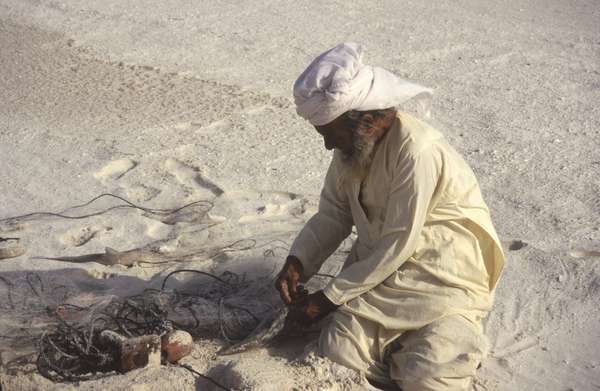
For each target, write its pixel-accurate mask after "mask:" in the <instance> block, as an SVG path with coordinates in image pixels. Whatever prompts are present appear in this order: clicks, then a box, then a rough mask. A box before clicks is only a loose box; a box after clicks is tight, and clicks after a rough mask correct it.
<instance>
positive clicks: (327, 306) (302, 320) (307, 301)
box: [288, 290, 338, 325]
mask: <svg viewBox="0 0 600 391" xmlns="http://www.w3.org/2000/svg"><path fill="white" fill-rule="evenodd" d="M337 307H338V306H337V305H335V304H333V303H332V302H331V300H329V299H328V298H327V296H325V294H324V293H323V291H322V290H320V291H316V292H315V293H312V294H310V295H307V296H305V297H303V298H300V299H299V300H298V301H296V302H294V303H293V304H292V305H291V306H290V310H289V313H288V320H289V321H291V322H294V323H299V324H301V325H310V324H312V323H315V322H318V321H319V320H321V319H323V318H324V317H326V316H327V315H329V313H331V312H332V311H335V309H336V308H337Z"/></svg>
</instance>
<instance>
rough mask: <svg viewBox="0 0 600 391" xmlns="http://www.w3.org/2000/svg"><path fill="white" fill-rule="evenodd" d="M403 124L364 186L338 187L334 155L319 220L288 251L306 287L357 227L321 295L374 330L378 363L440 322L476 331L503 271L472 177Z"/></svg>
mask: <svg viewBox="0 0 600 391" xmlns="http://www.w3.org/2000/svg"><path fill="white" fill-rule="evenodd" d="M398 119H399V121H396V123H395V125H394V126H393V127H392V128H391V129H390V130H389V131H388V132H387V133H386V134H385V135H384V137H383V139H381V140H380V141H379V143H378V144H377V146H376V150H375V153H374V157H373V162H372V165H371V168H370V171H369V173H368V175H367V176H366V178H365V179H364V180H363V181H362V183H361V182H360V181H359V180H353V181H346V182H345V183H344V184H342V185H341V186H340V185H339V178H340V173H342V172H343V170H345V169H346V165H345V163H344V162H343V161H342V156H341V154H340V153H339V152H338V151H336V152H335V153H334V157H333V160H332V162H331V165H330V167H329V170H328V172H327V175H326V178H325V184H324V187H323V191H322V193H321V199H320V203H319V210H318V212H317V213H316V214H315V215H314V216H313V217H312V218H311V219H310V220H309V221H308V222H307V224H306V225H305V227H304V228H303V229H302V231H301V232H300V234H299V235H298V237H297V238H296V240H295V241H294V243H293V245H292V247H291V249H290V254H291V255H294V256H296V257H297V258H298V259H299V260H300V261H301V263H302V265H303V266H304V275H303V278H304V280H307V279H309V278H310V277H311V276H312V275H313V274H314V273H316V272H317V271H318V270H319V268H320V267H321V265H322V264H323V262H324V261H325V260H326V259H327V258H328V257H329V256H330V255H331V254H332V253H333V252H334V251H335V250H336V249H337V248H338V246H339V245H340V244H341V242H342V241H343V240H344V239H345V238H346V237H347V236H348V235H349V234H350V232H351V229H352V226H353V225H354V226H356V230H357V233H358V239H357V241H356V242H355V244H354V247H353V248H352V251H351V253H350V256H349V257H348V259H347V261H346V262H345V264H344V267H343V268H342V271H341V272H340V273H339V275H338V276H337V277H335V278H334V279H332V280H331V281H330V283H329V284H328V285H327V286H326V287H325V289H324V293H325V295H326V296H327V297H328V298H329V299H330V300H331V301H332V302H334V303H335V304H339V305H342V307H340V309H339V310H338V311H342V312H344V313H345V314H349V315H352V316H355V317H357V318H359V319H360V320H361V321H362V320H364V321H371V322H374V323H375V324H377V325H378V327H377V330H376V332H377V336H376V338H375V337H373V336H372V337H373V338H374V339H375V340H377V345H378V346H376V349H375V351H376V352H378V353H377V354H376V356H378V357H375V358H374V359H375V360H377V359H380V360H382V359H383V356H384V351H385V348H386V346H387V345H388V344H389V343H391V342H392V341H393V340H394V339H396V338H397V337H399V336H400V335H401V334H402V333H403V332H405V331H408V330H416V329H420V328H422V327H424V326H426V325H429V324H431V323H432V322H435V321H436V320H439V319H441V318H443V317H448V316H451V315H461V316H463V317H465V318H467V319H469V320H470V321H471V322H473V323H474V324H476V325H479V324H480V321H481V319H483V318H484V317H485V316H486V315H487V313H488V312H489V311H490V309H491V306H492V301H493V290H494V287H495V286H496V283H497V281H498V278H499V276H500V273H501V271H502V268H503V264H504V256H503V253H502V249H501V247H500V244H499V240H498V237H497V234H496V231H495V230H494V227H493V225H492V222H491V219H490V214H489V210H488V208H487V206H486V204H485V202H484V201H483V198H482V196H481V192H480V189H479V185H478V183H477V180H476V179H475V176H474V174H473V172H472V170H471V168H470V167H469V166H468V164H467V163H466V162H465V161H464V160H463V158H462V157H461V156H460V155H459V154H458V153H457V152H456V151H455V150H454V149H453V148H452V147H451V146H450V145H449V144H448V143H447V142H446V140H445V139H444V138H443V136H442V135H441V133H439V132H438V131H437V130H435V129H433V128H432V127H431V126H429V125H427V124H425V123H424V122H421V121H420V120H418V119H416V118H414V117H412V116H410V115H408V114H404V113H400V114H398ZM341 318H343V317H340V319H341ZM478 327H479V326H478ZM373 332H375V331H373ZM364 349H365V350H366V351H370V352H371V353H365V355H366V356H369V355H370V356H373V347H372V346H365V347H364Z"/></svg>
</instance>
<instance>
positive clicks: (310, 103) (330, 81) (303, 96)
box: [294, 42, 432, 126]
mask: <svg viewBox="0 0 600 391" xmlns="http://www.w3.org/2000/svg"><path fill="white" fill-rule="evenodd" d="M362 53H363V48H362V47H361V46H360V45H358V44H356V43H353V42H347V43H341V44H339V45H337V46H336V47H334V48H333V49H330V50H328V51H326V52H325V53H323V54H321V55H320V56H318V57H317V58H315V59H314V60H313V62H312V63H311V64H310V65H309V66H308V68H306V70H305V71H304V72H302V74H301V75H300V76H299V77H298V79H297V80H296V82H295V83H294V101H295V103H296V112H297V113H298V114H299V115H300V116H301V117H303V118H305V119H307V120H308V121H310V123H312V124H313V125H316V126H320V125H325V124H328V123H330V122H331V121H333V120H334V119H336V118H337V117H339V116H340V115H342V114H343V113H345V112H347V111H350V110H358V111H367V110H378V109H387V108H390V107H396V106H398V105H400V104H402V103H404V102H406V101H408V100H410V99H412V98H415V97H417V96H421V95H426V96H431V94H432V90H431V89H429V88H426V87H423V86H420V85H418V84H414V83H411V82H409V81H408V80H404V79H401V78H399V77H397V76H396V75H394V74H393V73H391V72H388V71H386V70H385V69H383V68H379V67H373V66H370V65H365V64H363V63H362Z"/></svg>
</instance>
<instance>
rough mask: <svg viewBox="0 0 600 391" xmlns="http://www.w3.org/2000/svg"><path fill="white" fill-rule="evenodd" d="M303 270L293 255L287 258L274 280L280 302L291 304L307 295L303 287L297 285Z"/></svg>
mask: <svg viewBox="0 0 600 391" xmlns="http://www.w3.org/2000/svg"><path fill="white" fill-rule="evenodd" d="M303 270H304V268H303V266H302V263H300V260H299V259H298V258H296V257H294V256H293V255H290V256H289V257H287V259H286V260H285V264H284V265H283V268H282V269H281V272H279V275H278V276H277V279H276V280H275V289H277V290H278V291H279V294H280V295H281V300H283V302H284V303H285V304H288V305H289V304H292V302H294V301H296V300H298V299H299V298H301V297H303V296H305V295H306V294H307V292H306V291H305V289H304V287H302V285H298V282H299V281H300V277H301V276H302V271H303Z"/></svg>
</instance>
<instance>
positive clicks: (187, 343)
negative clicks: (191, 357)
mask: <svg viewBox="0 0 600 391" xmlns="http://www.w3.org/2000/svg"><path fill="white" fill-rule="evenodd" d="M193 346H194V341H193V339H192V336H191V335H190V333H188V332H186V331H183V330H174V331H171V332H170V333H167V334H165V335H164V336H163V337H162V351H163V353H164V355H165V358H166V359H167V361H168V362H170V363H171V364H175V363H176V362H177V361H179V360H181V359H182V358H183V357H185V356H187V355H188V354H190V353H191V352H192V347H193Z"/></svg>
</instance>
